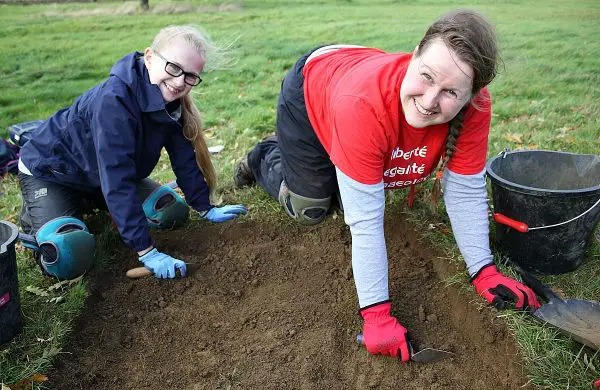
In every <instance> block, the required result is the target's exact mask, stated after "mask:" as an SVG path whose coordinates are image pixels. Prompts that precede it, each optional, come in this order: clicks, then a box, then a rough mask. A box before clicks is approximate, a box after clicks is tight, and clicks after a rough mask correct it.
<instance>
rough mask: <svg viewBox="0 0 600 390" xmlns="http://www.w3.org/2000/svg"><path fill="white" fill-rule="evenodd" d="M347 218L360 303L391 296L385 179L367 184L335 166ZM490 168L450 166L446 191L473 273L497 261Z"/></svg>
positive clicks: (455, 229)
mask: <svg viewBox="0 0 600 390" xmlns="http://www.w3.org/2000/svg"><path fill="white" fill-rule="evenodd" d="M336 172H337V179H338V184H339V188H340V194H341V198H342V203H343V205H344V220H345V222H346V224H347V225H348V226H349V227H350V232H351V234H352V269H353V274H354V281H355V284H356V292H357V294H358V300H359V305H360V307H361V308H362V307H365V306H369V305H372V304H375V303H378V302H382V301H385V300H387V299H389V292H388V257H387V251H386V245H385V238H384V234H383V217H384V209H385V194H384V187H383V180H382V181H381V182H379V183H377V184H362V183H359V182H357V181H356V180H353V179H351V178H350V177H348V176H346V175H345V174H344V173H343V172H342V171H340V170H339V169H337V168H336ZM484 174H485V170H484V171H482V172H480V173H478V174H475V175H461V174H458V173H454V172H452V171H450V170H448V169H446V171H445V172H444V175H443V181H442V189H443V191H444V203H445V205H446V211H447V212H448V216H449V217H450V223H451V225H452V230H453V232H454V237H455V239H456V243H457V245H458V248H459V250H460V252H461V254H462V256H463V257H464V260H465V263H466V265H467V269H468V271H469V274H470V275H474V274H476V273H477V271H479V270H480V269H481V267H483V266H484V265H486V264H489V263H491V262H492V254H491V251H490V246H489V220H488V214H487V199H486V197H487V192H486V187H485V176H484Z"/></svg>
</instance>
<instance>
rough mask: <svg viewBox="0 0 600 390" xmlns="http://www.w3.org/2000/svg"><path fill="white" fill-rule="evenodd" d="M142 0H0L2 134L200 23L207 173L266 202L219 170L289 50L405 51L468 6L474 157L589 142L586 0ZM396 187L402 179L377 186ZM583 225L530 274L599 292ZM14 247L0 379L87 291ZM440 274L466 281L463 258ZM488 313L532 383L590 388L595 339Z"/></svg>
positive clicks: (43, 362) (13, 217)
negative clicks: (16, 306)
mask: <svg viewBox="0 0 600 390" xmlns="http://www.w3.org/2000/svg"><path fill="white" fill-rule="evenodd" d="M150 5H151V9H150V11H148V12H145V13H142V12H139V10H137V9H136V7H137V3H122V2H97V3H75V4H46V5H27V6H23V5H6V4H5V5H0V48H2V58H3V60H2V61H0V91H2V94H0V135H1V136H6V129H7V128H8V126H9V125H11V124H14V123H18V122H23V121H27V120H33V119H44V118H46V117H48V116H49V115H51V114H52V113H54V112H55V111H56V110H57V109H59V108H61V107H64V106H67V105H70V104H71V103H72V101H73V99H74V98H76V97H77V96H78V95H79V94H80V93H82V92H83V91H84V90H86V89H87V88H89V87H91V86H93V85H95V84H97V83H98V82H100V81H102V80H103V79H104V78H106V77H107V75H108V71H109V69H110V67H111V66H112V64H113V63H114V62H116V61H117V60H118V59H120V58H121V57H122V56H123V55H125V54H126V53H129V52H131V51H135V50H137V51H143V49H144V48H145V47H147V46H149V44H150V42H151V40H152V38H153V37H154V35H155V34H156V32H157V31H158V30H159V29H160V28H162V27H164V26H167V25H170V24H188V23H193V24H199V25H201V26H203V28H204V29H206V31H208V32H209V33H210V34H211V36H212V37H213V38H214V39H215V40H216V41H217V42H220V43H222V44H223V45H231V46H230V47H231V54H232V56H233V58H234V59H235V60H236V63H235V65H233V66H231V67H230V68H229V69H225V70H219V71H215V72H210V73H207V74H206V75H205V76H203V80H204V81H203V83H202V84H201V86H200V87H198V88H197V89H196V95H195V96H196V102H197V104H198V107H199V108H200V110H201V111H202V113H203V118H204V126H205V128H206V130H207V135H209V137H210V142H209V143H210V145H217V144H222V145H224V146H225V149H224V150H223V152H221V153H220V154H219V155H218V156H216V157H215V160H214V162H215V165H216V168H217V170H218V174H219V179H220V186H221V187H222V188H223V189H224V191H225V192H226V197H227V198H228V199H232V200H235V201H236V202H243V203H246V204H249V205H251V215H250V216H249V217H250V218H260V217H259V216H262V215H264V214H267V213H268V214H270V215H273V214H275V213H279V207H278V205H277V204H275V202H272V201H270V200H268V199H267V196H266V195H265V194H264V193H263V192H262V191H260V190H258V189H244V190H235V189H233V188H232V180H231V172H232V169H233V165H234V163H235V162H236V161H237V160H238V159H239V158H240V157H241V156H242V155H243V154H245V153H246V152H247V151H248V149H249V148H250V147H251V146H252V145H253V144H254V143H256V141H257V140H259V139H260V138H262V137H263V136H265V135H267V134H269V133H271V132H273V131H274V128H275V104H276V99H277V94H278V92H279V85H280V82H281V79H282V77H283V76H284V74H285V72H286V70H287V69H288V68H289V67H290V66H291V65H292V64H293V63H294V62H295V61H296V59H297V58H298V57H299V56H300V55H301V54H303V53H304V52H306V51H307V50H309V49H310V48H312V47H314V46H316V45H318V44H325V43H351V44H358V45H365V46H374V47H379V48H382V49H385V50H388V51H412V50H413V49H414V47H415V45H416V44H417V42H418V40H419V39H420V37H421V36H422V34H423V33H424V31H425V29H426V28H427V26H428V25H429V24H430V23H431V22H432V21H433V20H434V19H435V18H436V17H437V16H439V15H440V14H441V13H443V12H444V11H446V10H448V9H451V8H455V7H467V6H468V7H472V8H477V9H479V10H481V11H483V12H484V13H485V14H486V15H487V16H488V17H489V18H490V19H491V20H492V21H493V22H494V24H495V25H496V26H497V30H498V36H499V40H500V47H501V50H502V56H503V59H504V63H505V66H504V69H503V70H502V72H501V74H500V75H499V77H498V78H497V79H496V80H495V81H494V83H493V84H492V85H491V87H490V91H491V93H492V96H493V108H494V114H493V121H492V130H491V135H490V144H489V154H488V157H492V156H494V155H496V154H497V153H498V152H500V151H502V150H503V149H504V148H505V147H508V148H510V149H523V148H526V149H537V148H539V149H551V150H563V151H570V152H576V153H596V154H598V153H599V151H600V73H599V69H600V60H599V58H600V42H599V41H598V25H600V3H599V2H597V1H596V0H573V1H570V2H566V1H559V0H549V1H545V2H543V4H540V2H538V1H530V0H523V1H515V0H496V1H471V2H466V1H460V0H457V1H442V0H439V1H434V0H425V1H412V2H406V1H402V0H396V1H393V0H388V1H367V0H358V1H353V0H347V1H342V0H339V1H335V0H322V1H309V0H303V1H267V0H262V1H260V0H256V1H246V2H239V3H227V4H225V5H220V4H219V3H218V2H211V1H196V2H186V3H181V2H173V3H167V2H165V1H162V0H160V1H159V0H151V1H150ZM168 167H169V165H168V163H167V162H161V163H159V165H158V166H157V168H156V171H155V172H154V174H153V176H154V177H155V178H157V179H158V180H160V181H167V180H169V179H170V178H172V175H173V174H172V173H171V171H170V169H169V168H168ZM0 192H1V193H2V194H3V195H2V196H1V197H0V217H1V218H2V219H4V220H10V221H12V222H15V223H18V211H19V209H20V207H21V201H20V197H19V189H18V183H17V181H16V180H15V179H14V177H6V178H4V179H3V180H2V181H1V183H0ZM403 196H404V194H403V193H402V192H400V193H398V194H394V195H391V196H390V198H391V200H398V199H401V198H402V197H403ZM394 198H395V199H394ZM416 203H417V205H416V208H415V209H413V212H412V213H413V216H412V217H413V219H414V221H415V223H417V224H422V226H424V227H426V226H427V224H428V223H432V222H437V221H440V220H446V219H447V217H446V216H445V213H444V212H443V210H442V211H438V212H437V213H432V212H431V211H430V210H429V208H428V207H427V206H426V205H425V204H424V203H423V202H416ZM281 215H282V216H283V214H281ZM282 218H283V217H282ZM425 230H426V229H425ZM597 237H598V231H597V232H596V238H594V244H593V248H592V250H591V252H590V253H589V256H588V258H587V260H586V262H585V263H584V265H583V266H582V267H580V268H579V269H578V270H576V271H574V272H571V273H569V274H566V275H560V276H555V277H544V278H542V279H543V281H544V282H546V283H548V284H550V285H552V286H553V287H555V288H557V289H560V290H561V291H563V292H564V294H565V295H566V296H567V297H570V298H584V299H596V300H598V299H599V297H600V239H598V238H597ZM428 238H429V239H430V241H431V242H432V243H433V244H435V245H439V246H441V247H442V248H443V249H444V250H445V251H446V252H447V253H448V257H449V258H453V259H456V261H462V260H461V259H460V257H459V255H458V252H457V249H456V248H455V244H454V242H453V240H451V239H449V238H448V237H447V236H445V235H443V234H441V233H438V232H435V231H432V232H429V233H428ZM116 241H118V237H116V236H115V234H114V233H113V232H111V231H110V229H107V230H106V232H105V233H103V234H101V235H98V246H99V250H98V253H97V264H101V263H102V262H103V261H111V256H112V255H113V253H112V251H111V246H114V243H115V242H116ZM17 257H18V265H19V280H20V284H21V300H22V309H23V313H24V316H25V329H24V331H23V333H21V334H20V335H19V336H18V337H17V338H16V339H15V340H14V341H13V342H11V343H9V344H7V345H4V346H2V347H1V349H0V382H4V383H15V382H18V381H19V380H22V379H25V378H29V377H31V376H32V375H34V374H36V373H43V372H44V371H45V370H46V369H47V368H48V367H49V366H50V365H51V364H52V361H53V359H55V358H56V357H57V356H58V355H59V354H60V351H61V346H62V345H63V343H64V342H65V340H66V338H67V337H68V333H69V331H70V330H71V327H72V323H73V320H74V318H75V317H76V316H77V314H78V313H80V312H81V310H82V309H83V305H84V301H85V297H86V283H85V280H83V281H81V282H79V283H76V284H75V285H73V286H60V287H58V288H53V289H51V290H49V287H50V286H51V285H52V282H51V281H49V280H47V279H43V278H42V277H41V276H40V275H39V272H38V270H37V268H36V266H35V265H34V264H33V261H32V260H31V253H30V252H29V251H27V250H25V249H22V248H19V250H18V254H17ZM97 266H98V265H97ZM503 269H504V270H506V272H511V271H510V270H509V269H506V268H503ZM90 277H93V273H92V275H91V276H90ZM450 282H455V283H462V284H463V285H464V286H465V288H471V287H470V286H469V285H468V283H467V277H466V273H464V274H460V275H457V276H456V278H455V279H454V280H451V281H449V283H450ZM26 289H28V290H29V291H26ZM30 291H33V292H30ZM40 291H41V292H42V293H43V294H42V293H40ZM35 292H37V293H35ZM44 294H46V296H44ZM500 315H502V316H503V317H505V319H506V322H507V324H508V326H509V327H510V328H511V329H512V330H513V331H514V334H515V335H516V339H517V342H518V344H519V345H520V347H521V350H522V355H523V361H524V364H525V367H526V372H527V373H528V376H529V378H530V379H531V382H532V383H533V384H535V385H539V386H540V387H542V388H550V389H565V388H569V389H588V388H590V384H591V382H592V380H594V379H597V378H600V356H599V355H600V354H598V353H596V354H593V353H590V351H589V350H587V349H582V348H581V347H580V345H579V344H576V343H574V342H572V341H570V340H569V339H568V338H566V337H564V336H562V335H560V334H557V333H556V332H555V331H552V330H550V329H548V328H545V327H541V326H539V325H537V324H536V323H534V322H533V321H532V320H531V319H530V318H529V317H524V316H523V315H522V314H519V313H512V312H503V313H501V314H500ZM36 386H37V385H36Z"/></svg>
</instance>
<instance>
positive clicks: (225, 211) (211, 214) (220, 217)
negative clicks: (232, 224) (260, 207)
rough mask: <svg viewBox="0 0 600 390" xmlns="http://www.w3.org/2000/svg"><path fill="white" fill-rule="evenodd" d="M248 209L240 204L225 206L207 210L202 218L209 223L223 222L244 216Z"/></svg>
mask: <svg viewBox="0 0 600 390" xmlns="http://www.w3.org/2000/svg"><path fill="white" fill-rule="evenodd" d="M247 212H248V209H247V208H245V207H244V206H242V205H241V204H236V205H225V206H221V207H213V208H212V209H210V210H208V212H207V213H206V214H204V215H203V216H202V218H204V219H207V220H209V221H210V222H225V221H229V220H230V219H234V218H236V217H237V216H238V215H245V214H246V213H247Z"/></svg>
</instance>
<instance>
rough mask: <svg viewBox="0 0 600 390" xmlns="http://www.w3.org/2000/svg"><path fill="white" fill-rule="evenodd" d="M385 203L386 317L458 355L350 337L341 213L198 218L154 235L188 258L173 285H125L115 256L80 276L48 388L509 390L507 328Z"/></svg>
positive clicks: (352, 310)
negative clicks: (74, 311) (443, 356)
mask: <svg viewBox="0 0 600 390" xmlns="http://www.w3.org/2000/svg"><path fill="white" fill-rule="evenodd" d="M402 219H403V218H402V216H401V215H400V214H399V213H397V212H396V213H394V212H388V216H387V217H386V235H387V237H386V239H387V244H388V254H389V257H390V281H391V282H390V295H391V297H392V299H393V308H394V314H395V315H396V316H397V317H398V318H399V319H400V321H401V322H402V324H403V325H404V326H406V327H407V328H408V329H409V330H410V331H411V333H412V335H413V338H414V340H415V344H416V345H417V346H421V347H422V346H432V347H437V348H443V349H447V350H450V351H452V352H454V353H455V355H454V357H453V358H451V359H447V360H444V361H441V362H437V363H430V364H422V363H421V364H419V363H414V362H411V363H408V364H402V363H399V362H398V361H397V360H395V359H392V358H385V357H381V356H379V357H377V356H371V355H370V354H369V353H367V352H366V351H365V350H364V348H362V347H361V346H359V345H357V344H356V341H355V339H356V335H357V333H359V332H360V330H361V324H362V321H361V317H360V315H359V313H358V305H357V298H356V292H355V288H354V280H353V278H352V267H351V244H350V241H351V236H350V231H349V230H348V228H347V227H346V226H345V225H344V223H343V221H342V219H341V218H338V219H337V220H334V219H332V218H329V219H328V220H327V221H326V222H325V223H323V224H321V225H319V226H316V227H311V228H306V227H301V226H289V225H288V224H280V225H279V226H277V225H274V224H272V223H271V224H269V223H260V222H255V221H243V220H240V221H233V222H231V223H226V224H208V223H206V224H205V223H200V224H194V225H191V226H189V227H187V228H185V229H179V230H175V231H163V232H159V233H157V234H156V235H155V238H156V241H157V246H158V247H159V248H160V249H161V250H164V251H165V252H167V253H169V254H172V255H173V256H176V257H179V258H182V259H185V260H186V261H187V262H189V263H190V264H191V265H190V266H189V275H188V277H186V278H182V279H178V280H157V279H155V278H154V277H145V278H142V279H137V280H130V279H128V278H126V277H125V271H126V270H127V269H128V268H132V267H135V266H138V264H137V263H136V260H137V259H136V258H135V257H134V256H133V255H132V254H130V252H129V251H126V250H124V251H123V252H122V253H123V259H122V261H120V262H119V263H118V264H115V265H112V266H109V268H108V269H107V270H105V271H103V272H101V273H98V272H97V273H96V274H94V275H93V277H91V278H90V284H91V285H92V291H91V296H90V298H89V299H88V301H87V303H86V304H87V308H86V310H85V314H83V316H82V318H81V319H80V321H79V324H78V327H77V330H76V331H75V332H74V334H73V336H72V341H71V343H70V344H69V345H67V347H66V352H68V353H65V354H64V355H62V357H61V359H59V362H58V363H57V365H56V369H55V370H54V372H52V373H50V375H49V377H50V382H49V384H48V386H49V387H50V388H51V389H113V388H118V389H123V390H126V389H144V388H153V389H157V388H160V389H184V390H200V389H282V388H286V389H319V390H321V389H369V388H377V389H399V388H401V389H489V388H495V389H516V388H519V387H520V386H522V385H523V383H525V382H526V380H525V379H524V377H523V376H522V373H521V368H520V365H519V360H520V359H519V357H518V355H517V353H516V348H515V346H514V342H513V339H512V337H511V336H510V335H509V334H508V333H507V332H506V330H505V328H504V325H503V324H502V323H501V321H500V320H499V319H497V318H495V316H494V313H493V310H492V309H487V308H486V309H485V310H478V308H480V307H482V306H481V305H480V303H481V302H482V300H481V298H479V297H478V296H477V295H476V294H475V293H474V292H472V291H469V292H464V291H463V292H462V293H461V292H459V291H458V288H457V287H454V286H449V287H444V284H443V283H442V282H441V280H443V279H444V278H446V277H448V276H451V275H453V274H454V273H455V272H456V269H455V268H454V267H453V266H451V265H449V264H448V263H447V260H445V259H443V258H441V257H438V256H437V255H436V253H435V251H434V250H432V249H431V248H428V247H426V246H425V244H424V243H423V242H422V241H420V240H419V239H418V236H417V235H416V234H415V233H414V232H413V231H412V229H411V227H410V226H409V225H407V224H406V223H404V222H402Z"/></svg>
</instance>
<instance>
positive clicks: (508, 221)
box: [494, 213, 529, 233]
mask: <svg viewBox="0 0 600 390" xmlns="http://www.w3.org/2000/svg"><path fill="white" fill-rule="evenodd" d="M494 221H496V222H497V223H499V224H502V225H506V226H508V227H511V228H513V229H515V230H517V231H519V232H521V233H527V232H528V231H529V226H528V225H527V224H526V223H525V222H520V221H517V220H515V219H512V218H508V217H507V216H506V215H504V214H501V213H494Z"/></svg>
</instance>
